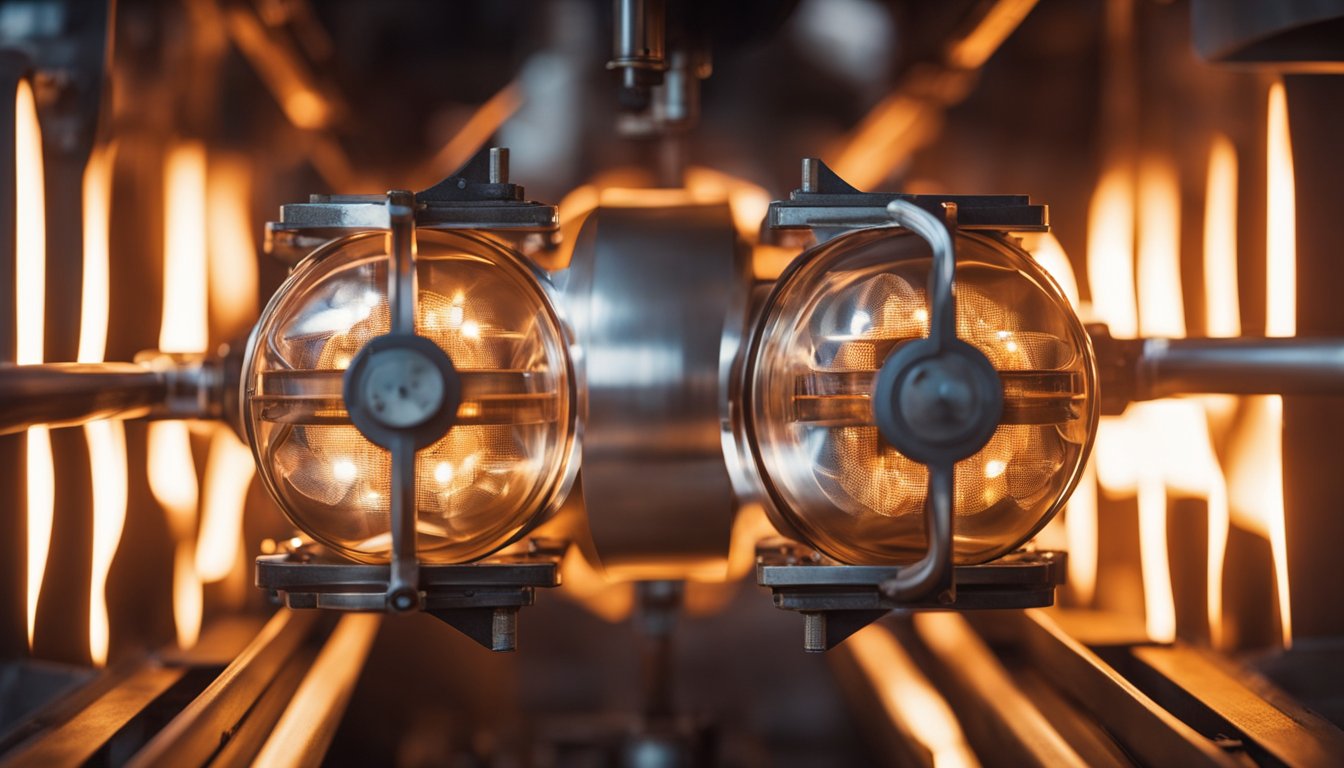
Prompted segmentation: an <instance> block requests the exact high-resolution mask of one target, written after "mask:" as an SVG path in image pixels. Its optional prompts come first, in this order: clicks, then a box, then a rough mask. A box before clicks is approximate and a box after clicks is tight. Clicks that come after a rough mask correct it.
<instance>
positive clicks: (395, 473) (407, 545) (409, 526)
mask: <svg viewBox="0 0 1344 768" xmlns="http://www.w3.org/2000/svg"><path fill="white" fill-rule="evenodd" d="M387 217H388V224H389V229H388V236H387V240H388V256H389V259H390V260H389V263H388V266H387V296H388V308H389V310H390V312H391V315H392V319H391V323H392V328H391V332H392V333H393V334H405V335H414V334H415V305H416V301H417V296H416V280H415V196H414V195H413V194H412V193H410V192H404V191H395V192H389V193H388V194H387ZM388 447H389V448H390V449H391V454H392V489H391V490H392V493H391V498H390V499H389V504H390V512H391V515H390V516H391V521H390V525H391V529H392V530H391V533H392V562H391V569H390V571H389V574H388V582H387V601H388V605H389V606H390V607H391V608H392V609H393V610H397V611H409V610H413V609H416V608H419V607H420V597H419V595H420V564H419V562H418V561H417V560H416V554H415V518H416V504H415V439H414V437H413V436H412V435H411V434H409V433H406V434H399V435H398V437H397V439H396V441H395V442H394V444H392V445H391V446H388Z"/></svg>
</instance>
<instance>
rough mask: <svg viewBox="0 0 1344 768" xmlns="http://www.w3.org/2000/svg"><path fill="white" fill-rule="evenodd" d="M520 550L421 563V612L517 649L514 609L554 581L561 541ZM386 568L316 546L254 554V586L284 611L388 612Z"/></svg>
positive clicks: (492, 644)
mask: <svg viewBox="0 0 1344 768" xmlns="http://www.w3.org/2000/svg"><path fill="white" fill-rule="evenodd" d="M528 543H529V549H528V551H527V552H525V553H521V554H513V555H500V556H497V557H493V558H490V559H488V560H483V561H480V562H476V563H466V564H454V565H438V564H433V563H420V565H419V575H418V578H419V591H420V593H421V595H422V598H421V601H420V602H421V605H420V606H419V607H420V608H421V610H423V611H424V612H426V613H429V614H431V615H433V616H434V617H435V618H438V619H439V620H441V621H443V622H445V623H447V624H449V625H451V626H452V627H454V628H455V629H457V630H458V631H460V632H462V634H464V635H466V636H467V637H470V638H471V639H472V640H475V641H476V642H477V643H479V644H481V645H482V646H484V647H486V648H489V649H490V650H492V651H512V650H515V649H516V648H517V640H518V609H519V608H522V607H524V606H528V605H532V603H533V601H534V599H535V590H536V589H538V588H543V589H545V588H549V587H556V586H559V585H560V567H559V566H560V559H561V557H562V556H563V554H564V551H565V549H566V548H567V546H568V542H555V541H544V540H539V539H534V540H531V541H529V542H528ZM389 575H390V573H389V567H388V566H387V565H368V564H363V563H352V562H349V561H348V560H344V559H341V558H337V557H335V556H333V555H330V554H328V553H326V552H325V550H322V549H321V548H319V547H317V546H315V545H309V546H305V547H302V548H300V549H298V550H295V551H293V552H290V553H286V554H277V555H263V556H261V557H258V558H257V568H256V584H257V586H258V587H261V588H262V589H266V590H269V591H271V592H272V593H273V594H274V595H275V596H276V597H277V598H278V599H279V600H280V601H281V602H282V603H283V604H284V605H285V606H287V607H289V608H295V609H299V608H325V609H329V610H339V611H367V612H382V611H385V610H386V609H387V594H386V589H387V584H388V577H389Z"/></svg>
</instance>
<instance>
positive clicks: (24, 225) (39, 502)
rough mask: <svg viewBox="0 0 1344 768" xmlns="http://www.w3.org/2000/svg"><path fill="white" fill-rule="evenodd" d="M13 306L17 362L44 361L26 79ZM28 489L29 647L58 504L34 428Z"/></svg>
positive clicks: (45, 448)
mask: <svg viewBox="0 0 1344 768" xmlns="http://www.w3.org/2000/svg"><path fill="white" fill-rule="evenodd" d="M14 193H15V203H14V215H15V220H14V235H15V253H14V257H15V264H14V282H15V289H16V291H15V297H14V306H15V310H16V313H17V326H16V338H15V342H16V350H15V352H16V354H15V361H16V362H17V363H19V364H20V365H29V364H33V363H40V362H42V358H43V354H44V353H43V346H44V344H45V336H46V311H47V307H46V289H47V210H46V203H45V202H44V201H45V199H46V197H45V196H46V181H45V178H44V171H43V164H42V127H41V125H39V124H38V120H37V102H36V101H35V100H34V99H33V88H32V86H31V85H30V84H29V82H28V81H27V80H20V81H19V85H18V88H17V90H16V91H15V94H14ZM27 488H28V494H27V496H28V509H27V517H28V647H30V648H31V647H32V645H33V627H34V622H35V620H36V618H37V599H38V596H39V595H40V594H41V593H42V579H43V577H44V575H45V574H46V570H47V555H48V553H49V551H50V549H51V526H52V516H53V514H54V511H55V503H56V476H55V467H54V466H53V465H52V458H51V435H50V434H49V433H48V431H47V429H46V427H34V428H33V429H30V430H28V436H27Z"/></svg>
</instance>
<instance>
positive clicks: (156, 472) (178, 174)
mask: <svg viewBox="0 0 1344 768" xmlns="http://www.w3.org/2000/svg"><path fill="white" fill-rule="evenodd" d="M205 169H206V158H205V147H204V146H202V145H201V144H199V143H196V142H186V143H182V144H178V145H177V146H175V147H173V148H172V150H170V151H169V153H168V156H167V159H166V161H165V165H164V199H165V201H166V202H165V207H164V253H163V323H162V325H161V326H160V328H159V349H160V350H162V351H164V352H186V353H191V352H204V351H205V348H206V344H207V342H208V320H207V312H208V304H207V295H208V293H207V287H206V268H207V266H206V265H207V259H206V239H205V233H206V212H205V207H206V206H205V200H206V197H205V196H206V181H205V179H206V175H205ZM148 471H149V487H150V490H151V491H153V493H154V498H155V499H157V500H158V502H159V504H160V505H161V506H162V507H163V509H164V512H165V513H166V514H167V516H168V528H169V532H170V533H171V535H172V537H173V541H174V542H176V548H175V551H174V556H173V618H174V621H175V622H176V625H177V641H178V645H179V646H181V647H183V648H190V647H191V646H192V645H195V643H196V639H197V638H198V637H199V635H200V630H201V611H202V606H201V582H200V578H199V577H198V575H197V574H196V556H195V552H194V551H193V550H194V545H195V540H196V515H197V509H198V507H197V505H198V503H199V495H200V488H199V485H198V484H197V480H196V465H195V464H194V462H193V461H192V453H191V435H190V433H189V432H188V430H187V425H186V423H184V422H180V421H171V422H156V423H154V424H151V425H150V427H149V448H148Z"/></svg>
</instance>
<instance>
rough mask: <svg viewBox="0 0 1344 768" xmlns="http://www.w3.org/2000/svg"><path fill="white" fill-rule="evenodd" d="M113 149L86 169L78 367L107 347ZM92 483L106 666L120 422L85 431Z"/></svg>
mask: <svg viewBox="0 0 1344 768" xmlns="http://www.w3.org/2000/svg"><path fill="white" fill-rule="evenodd" d="M112 158H113V151H112V148H111V147H103V148H99V149H96V150H94V152H93V155H92V156H91V157H90V158H89V164H88V167H86V168H85V169H84V187H83V201H84V271H83V281H84V282H83V288H82V296H81V299H80V316H79V357H78V359H79V362H81V363H96V362H100V361H102V359H103V356H104V354H105V351H106V348H107V324H108V307H109V301H110V289H109V282H110V278H109V269H110V266H111V263H110V259H109V253H108V227H109V222H110V203H111V195H112ZM84 437H85V440H87V442H88V444H89V472H90V476H91V477H92V480H93V547H92V554H93V563H92V568H91V570H90V577H89V658H90V659H92V660H93V663H94V665H95V666H100V667H101V666H103V665H104V664H106V663H107V650H108V641H109V635H110V628H109V626H108V617H107V574H108V571H109V570H111V568H112V559H113V558H114V557H116V554H117V547H118V545H119V544H120V543H121V533H122V529H123V527H124V526H125V523H126V495H127V483H128V478H127V466H126V430H125V427H123V426H122V423H121V422H120V421H98V422H93V423H91V424H86V425H85V426H84Z"/></svg>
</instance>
